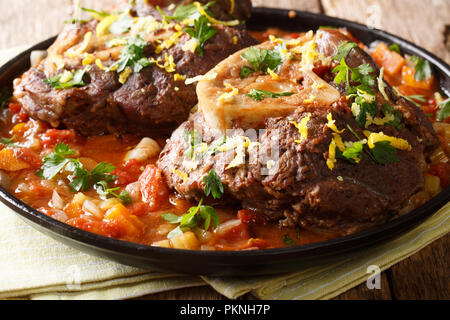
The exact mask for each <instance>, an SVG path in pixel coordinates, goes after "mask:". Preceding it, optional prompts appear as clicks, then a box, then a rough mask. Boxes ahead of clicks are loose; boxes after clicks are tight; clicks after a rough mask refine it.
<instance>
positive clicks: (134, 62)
mask: <svg viewBox="0 0 450 320" xmlns="http://www.w3.org/2000/svg"><path fill="white" fill-rule="evenodd" d="M147 45H148V43H147V42H146V41H145V40H144V39H142V37H141V36H140V35H136V36H133V37H130V38H128V40H127V45H126V46H125V48H124V49H123V50H122V52H121V53H120V57H119V58H120V59H119V60H118V61H117V62H115V63H114V64H113V65H112V66H111V67H110V69H112V68H113V67H114V66H116V65H117V66H118V67H117V72H118V73H120V72H122V71H123V70H125V68H126V67H131V68H133V71H134V72H136V73H137V72H139V71H141V70H142V69H143V68H145V67H148V66H149V65H151V62H150V61H149V60H148V59H147V58H146V57H144V48H145V47H146V46H147Z"/></svg>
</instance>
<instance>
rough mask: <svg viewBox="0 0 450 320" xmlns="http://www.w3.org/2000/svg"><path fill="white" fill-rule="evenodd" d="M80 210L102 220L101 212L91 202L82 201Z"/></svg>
mask: <svg viewBox="0 0 450 320" xmlns="http://www.w3.org/2000/svg"><path fill="white" fill-rule="evenodd" d="M82 209H83V211H84V212H88V213H91V214H93V215H94V216H95V217H96V218H99V219H103V212H102V211H101V210H100V208H99V207H98V206H97V205H96V204H95V203H94V202H92V201H91V200H84V202H83V207H82Z"/></svg>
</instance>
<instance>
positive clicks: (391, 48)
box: [388, 43, 402, 54]
mask: <svg viewBox="0 0 450 320" xmlns="http://www.w3.org/2000/svg"><path fill="white" fill-rule="evenodd" d="M388 49H389V50H391V51H394V52H397V53H398V54H402V51H401V50H400V46H399V45H398V44H396V43H393V44H391V45H390V46H388Z"/></svg>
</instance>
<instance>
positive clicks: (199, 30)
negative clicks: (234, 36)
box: [184, 15, 217, 57]
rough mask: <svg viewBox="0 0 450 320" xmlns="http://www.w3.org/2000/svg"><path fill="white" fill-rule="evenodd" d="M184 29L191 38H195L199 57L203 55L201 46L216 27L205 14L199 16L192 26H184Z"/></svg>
mask: <svg viewBox="0 0 450 320" xmlns="http://www.w3.org/2000/svg"><path fill="white" fill-rule="evenodd" d="M184 31H185V32H186V33H187V34H188V35H189V36H190V37H191V38H192V39H197V41H198V46H197V48H196V50H197V53H198V55H199V56H200V57H203V47H204V45H205V43H206V41H208V40H209V39H211V38H212V37H214V36H215V34H216V33H217V29H216V28H214V27H213V26H212V25H211V23H210V22H209V20H208V18H206V17H205V16H203V15H202V16H200V17H199V18H198V19H196V20H195V21H194V28H185V29H184Z"/></svg>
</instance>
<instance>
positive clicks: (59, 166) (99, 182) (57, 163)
mask: <svg viewBox="0 0 450 320" xmlns="http://www.w3.org/2000/svg"><path fill="white" fill-rule="evenodd" d="M74 154H75V150H72V149H70V148H69V146H68V145H67V144H65V143H59V144H57V145H56V146H55V152H53V153H50V154H48V155H46V156H45V157H44V160H43V163H42V166H41V169H40V170H39V171H38V172H36V175H37V176H38V177H40V178H42V179H46V180H51V179H53V178H54V177H56V176H57V175H58V174H60V173H62V172H68V173H69V174H68V175H67V179H68V180H69V186H70V187H71V189H72V191H74V192H79V191H87V190H89V189H90V188H92V187H94V188H95V190H96V191H97V193H98V194H100V195H101V196H103V197H109V196H114V197H116V198H118V199H120V200H121V201H122V202H124V203H130V202H131V198H130V196H129V194H128V192H126V191H125V190H124V191H122V192H121V193H120V194H117V193H116V191H117V190H119V189H118V188H108V183H111V182H114V181H115V180H116V179H117V176H115V175H112V174H111V173H112V172H113V171H114V169H115V167H114V166H113V165H111V164H109V163H106V162H100V163H99V164H97V165H96V166H95V168H94V169H92V171H89V170H87V169H85V168H84V167H83V164H82V163H81V161H80V160H79V159H74V158H69V156H72V155H74Z"/></svg>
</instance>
